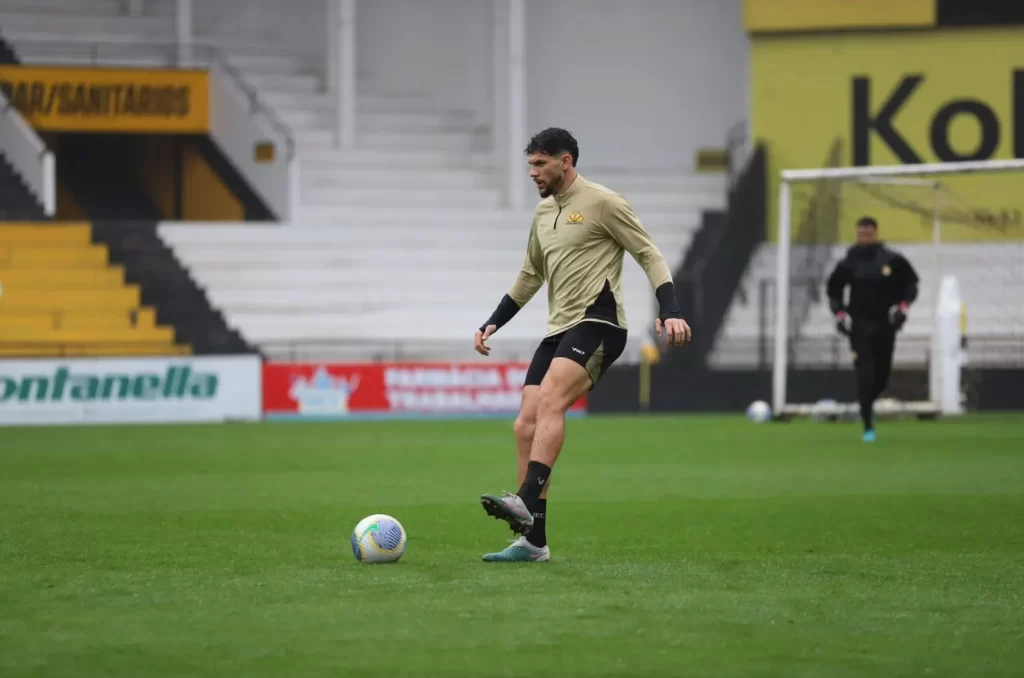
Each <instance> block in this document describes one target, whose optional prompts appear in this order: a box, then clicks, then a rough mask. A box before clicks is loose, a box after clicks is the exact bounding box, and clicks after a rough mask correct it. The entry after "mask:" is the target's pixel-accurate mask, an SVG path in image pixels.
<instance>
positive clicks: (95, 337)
mask: <svg viewBox="0 0 1024 678" xmlns="http://www.w3.org/2000/svg"><path fill="white" fill-rule="evenodd" d="M0 339H2V340H5V341H8V342H12V341H21V342H25V343H31V342H38V343H68V344H95V343H102V342H120V343H124V344H137V343H147V344H158V343H166V344H170V343H173V342H174V329H173V328H170V327H148V328H144V329H118V328H89V329H54V328H52V327H51V328H48V329H36V328H31V327H0Z"/></svg>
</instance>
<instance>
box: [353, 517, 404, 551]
mask: <svg viewBox="0 0 1024 678" xmlns="http://www.w3.org/2000/svg"><path fill="white" fill-rule="evenodd" d="M404 552H405V528H404V527H402V523H400V522H398V521H397V520H395V519H394V518H392V517H391V516H386V515H384V514H383V513H375V514H373V515H372V516H366V517H365V518H363V519H362V520H360V521H359V524H358V525H356V529H354V530H352V555H354V556H355V557H356V560H358V561H359V562H361V563H394V562H397V561H398V559H399V558H401V557H402V553H404Z"/></svg>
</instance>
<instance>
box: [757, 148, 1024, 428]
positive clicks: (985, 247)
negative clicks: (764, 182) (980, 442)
mask: <svg viewBox="0 0 1024 678" xmlns="http://www.w3.org/2000/svg"><path fill="white" fill-rule="evenodd" d="M1022 186H1024V160H1002V161H978V162H956V163H943V164H930V165H929V164H925V165H900V166H891V167H889V166H885V167H854V168H837V167H832V168H825V169H809V170H787V171H783V172H782V174H781V181H780V184H779V203H778V244H777V246H776V248H775V256H776V261H775V269H776V275H775V281H774V286H775V290H774V292H775V295H774V296H775V299H774V302H775V303H774V309H773V311H774V312H773V315H774V318H773V320H774V323H773V326H774V327H773V330H774V331H773V336H772V342H773V344H774V346H773V348H774V353H773V355H774V360H773V365H772V370H773V394H772V396H773V403H772V406H773V410H774V412H775V413H776V416H777V417H780V418H787V417H790V416H800V415H809V414H819V413H820V414H825V415H844V414H854V413H856V411H857V406H856V404H855V402H854V401H855V394H854V393H853V390H852V389H850V388H847V387H842V386H840V385H841V384H848V383H849V380H848V379H847V380H844V379H831V380H829V379H828V377H827V375H828V370H849V371H850V373H851V374H852V369H853V355H852V352H851V351H850V347H849V341H848V339H846V337H844V336H842V335H840V334H839V333H838V332H837V331H836V328H835V321H834V319H833V317H832V314H831V312H830V310H829V305H828V298H827V295H826V293H825V283H826V280H827V278H828V276H829V274H830V273H831V271H832V269H833V267H834V266H835V264H836V262H837V261H839V259H841V258H842V257H843V256H844V255H845V253H846V250H847V248H848V247H849V246H850V245H852V244H853V242H854V235H855V229H856V222H857V220H858V219H859V218H860V217H862V216H872V217H874V218H875V219H876V220H877V221H878V224H879V236H880V238H881V239H882V240H883V241H884V242H886V244H887V245H889V246H890V247H892V248H893V249H895V250H897V251H899V252H901V253H902V254H904V255H905V256H906V257H907V259H908V260H909V261H910V262H911V264H912V265H913V266H914V268H915V269H916V270H917V272H918V275H919V276H920V278H921V282H920V288H919V294H918V298H917V301H916V302H915V303H914V305H913V307H912V309H911V312H910V314H909V320H908V322H907V324H906V325H905V326H904V327H903V329H902V331H901V332H900V333H899V335H898V337H897V345H896V352H895V355H894V361H893V362H894V367H893V376H892V378H891V379H890V381H889V388H888V389H887V391H886V393H884V394H883V395H882V397H881V399H880V400H879V402H878V403H877V404H876V407H877V409H878V414H879V416H886V415H887V414H900V413H912V414H919V415H939V414H943V415H952V414H959V413H961V412H963V410H964V406H965V400H966V395H967V393H968V391H969V385H970V369H971V368H976V367H1003V366H1006V367H1019V366H1022V365H1024V302H1022V301H1021V300H1022V299H1024V214H1022V212H1024V190H1021V187H1022ZM814 373H817V374H818V375H819V377H820V375H822V374H823V373H824V374H825V375H826V378H825V380H824V382H823V380H822V379H821V378H819V379H818V380H817V385H818V388H817V390H818V391H819V392H820V391H821V388H820V386H821V384H822V383H826V384H835V388H836V389H840V388H842V389H843V391H844V392H838V391H837V392H835V393H831V392H829V393H827V395H826V397H825V398H823V399H819V400H816V401H814V402H809V401H808V397H807V396H806V395H805V394H807V393H810V392H811V391H813V390H814V389H808V388H800V384H798V383H797V382H800V383H803V382H802V381H801V375H804V376H806V375H807V374H814ZM803 381H807V380H806V379H804V380H803ZM826 391H827V388H826Z"/></svg>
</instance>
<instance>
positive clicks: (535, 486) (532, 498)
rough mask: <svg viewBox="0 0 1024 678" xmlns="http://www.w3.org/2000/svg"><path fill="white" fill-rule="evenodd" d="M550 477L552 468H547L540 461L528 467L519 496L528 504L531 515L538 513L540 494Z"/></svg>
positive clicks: (533, 462)
mask: <svg viewBox="0 0 1024 678" xmlns="http://www.w3.org/2000/svg"><path fill="white" fill-rule="evenodd" d="M550 475H551V467H550V466H545V465H544V464H542V463H540V462H539V461H531V462H530V463H529V464H527V465H526V480H524V481H523V486H522V487H520V488H519V492H517V494H518V495H519V498H520V499H522V500H523V503H524V504H526V508H528V509H529V510H530V513H536V512H537V502H539V501H540V493H541V492H542V491H543V490H544V485H545V484H546V483H547V482H548V477H549V476H550Z"/></svg>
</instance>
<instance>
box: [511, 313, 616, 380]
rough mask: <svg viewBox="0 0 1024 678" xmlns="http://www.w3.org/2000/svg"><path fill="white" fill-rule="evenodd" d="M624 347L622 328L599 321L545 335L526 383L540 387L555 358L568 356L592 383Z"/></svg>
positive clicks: (531, 364)
mask: <svg viewBox="0 0 1024 678" xmlns="http://www.w3.org/2000/svg"><path fill="white" fill-rule="evenodd" d="M625 348H626V330H624V329H622V328H621V327H615V326H614V325H609V324H608V323H602V322H590V321H585V322H581V323H580V324H578V325H574V326H573V327H570V328H569V329H567V330H566V331H565V332H560V333H558V334H555V335H552V336H550V337H545V338H544V340H543V341H541V342H540V346H538V347H537V351H536V353H534V354H533V360H532V361H531V362H530V368H529V369H528V370H527V371H526V383H525V385H526V386H540V382H542V381H543V380H544V375H546V374H547V373H548V368H549V367H551V361H552V360H554V359H555V358H568V359H569V360H571V361H573V362H574V363H576V364H578V365H581V366H582V367H583V368H584V369H586V370H587V372H588V373H589V374H590V388H594V384H596V383H597V382H598V381H599V380H600V379H601V377H602V376H603V375H604V373H605V372H607V371H608V368H609V367H611V365H612V363H614V362H615V361H616V360H618V358H619V356H620V355H622V351H623V350H625Z"/></svg>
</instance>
